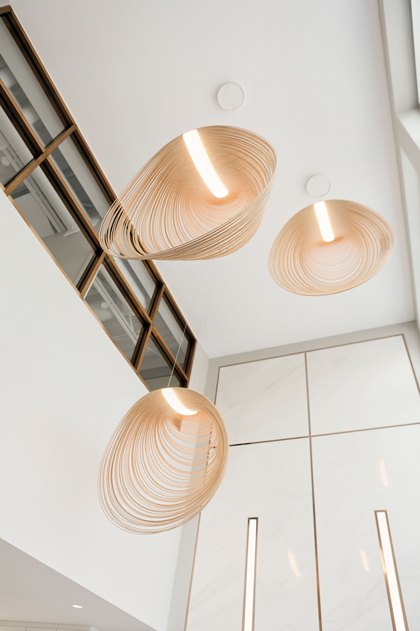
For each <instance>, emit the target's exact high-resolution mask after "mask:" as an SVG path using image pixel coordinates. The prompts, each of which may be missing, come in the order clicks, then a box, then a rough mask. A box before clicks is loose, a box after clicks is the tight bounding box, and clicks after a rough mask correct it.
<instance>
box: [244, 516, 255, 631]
mask: <svg viewBox="0 0 420 631" xmlns="http://www.w3.org/2000/svg"><path fill="white" fill-rule="evenodd" d="M257 535H258V518H257V517H250V518H249V519H248V540H247V547H246V569H245V594H244V618H243V623H242V631H254V618H255V576H256V569H257Z"/></svg>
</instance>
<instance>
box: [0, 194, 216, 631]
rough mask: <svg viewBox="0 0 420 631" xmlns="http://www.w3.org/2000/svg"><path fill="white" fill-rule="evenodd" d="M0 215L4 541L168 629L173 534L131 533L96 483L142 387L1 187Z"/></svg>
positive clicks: (176, 538)
mask: <svg viewBox="0 0 420 631" xmlns="http://www.w3.org/2000/svg"><path fill="white" fill-rule="evenodd" d="M0 213H1V218H2V230H1V231H0V293H1V296H2V311H1V327H0V348H1V363H0V365H1V379H0V382H1V385H2V388H1V390H2V393H1V397H0V417H1V422H0V478H1V480H2V484H1V485H0V505H1V507H2V511H1V515H2V516H1V519H0V538H3V539H4V540H6V541H7V542H9V543H11V544H13V545H14V546H16V547H18V548H20V549H21V550H23V551H24V552H26V553H28V554H30V555H31V556H33V557H35V558H36V559H38V560H40V561H42V562H43V563H45V564H47V565H48V566H50V567H51V568H53V569H55V570H57V571H58V572H61V573H62V574H64V575H65V576H67V577H69V578H71V579H72V580H74V581H76V582H77V583H79V584H81V585H82V586H84V587H86V588H87V589H89V590H91V591H92V592H94V593H95V594H98V595H99V596H101V597H102V598H104V599H106V600H108V601H109V602H111V603H112V604H114V605H116V606H118V607H120V608H121V609H122V610H124V611H126V612H128V613H129V614H131V615H132V616H134V617H136V618H138V619H139V620H141V621H142V622H143V623H145V624H147V625H149V626H150V627H152V628H153V629H157V630H158V631H165V630H166V628H167V622H168V616H169V609H170V604H171V598H172V589H173V583H174V577H175V572H176V566H177V560H178V551H179V544H180V537H181V529H177V530H173V531H170V532H168V533H165V534H160V535H153V536H150V535H149V536H143V537H142V536H135V535H130V534H127V533H125V532H123V531H121V530H119V529H118V528H116V527H115V526H113V525H112V524H111V523H110V522H109V521H108V520H107V519H106V517H105V516H104V514H103V513H102V510H101V508H100V505H99V502H98V497H97V490H96V481H97V472H98V467H99V462H100V458H101V456H102V453H103V451H104V449H105V446H106V444H107V441H108V440H109V438H110V436H111V434H112V432H113V430H114V429H115V427H116V425H117V423H118V422H119V420H120V419H121V418H122V416H123V415H124V413H125V412H126V411H127V410H128V408H129V407H130V406H131V405H132V404H133V403H134V402H135V401H136V400H137V399H138V398H140V397H141V396H142V395H144V394H145V393H146V388H145V387H144V386H143V385H142V383H141V381H140V380H139V378H138V377H137V376H136V374H135V373H134V370H133V369H132V368H131V367H130V365H129V364H128V362H127V361H126V360H125V359H124V357H123V356H122V355H121V353H120V352H119V351H118V349H117V348H116V347H115V345H114V344H113V342H112V341H111V340H110V339H109V337H108V336H107V335H106V333H105V332H104V331H103V330H102V328H101V326H100V325H99V324H98V322H97V320H96V319H95V318H94V316H93V315H92V313H91V312H90V311H89V309H88V308H87V307H86V305H85V304H83V302H82V300H81V299H80V297H79V296H78V294H77V292H76V291H75V290H74V289H73V287H72V286H71V285H70V283H69V282H68V281H67V280H66V278H65V277H64V275H63V274H62V272H61V271H60V270H59V268H58V267H57V266H56V265H55V263H54V262H53V260H52V259H51V257H50V255H49V254H48V253H47V252H46V251H45V249H44V248H43V246H42V245H41V244H40V242H39V241H38V239H37V238H36V237H35V235H34V234H33V233H32V231H31V230H30V228H29V227H28V226H27V225H26V224H25V222H24V220H23V219H22V218H21V217H20V216H19V214H18V212H17V211H16V209H15V208H14V207H13V205H12V204H11V203H10V202H9V200H8V199H7V198H6V197H5V196H4V194H3V193H0ZM205 360H206V358H205V357H202V358H201V360H200V362H199V363H201V364H202V362H204V365H203V367H202V375H201V376H200V380H202V379H203V378H205V371H206V369H207V366H206V361H205ZM203 374H204V377H203ZM194 378H195V377H194ZM141 628H142V626H141V625H140V626H139V630H140V629H141Z"/></svg>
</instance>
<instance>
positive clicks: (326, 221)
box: [314, 202, 334, 243]
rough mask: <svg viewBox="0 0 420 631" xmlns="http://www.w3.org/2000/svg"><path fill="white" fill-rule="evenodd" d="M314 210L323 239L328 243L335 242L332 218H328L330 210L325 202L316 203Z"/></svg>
mask: <svg viewBox="0 0 420 631" xmlns="http://www.w3.org/2000/svg"><path fill="white" fill-rule="evenodd" d="M314 210H315V214H316V218H317V221H318V226H319V229H320V231H321V235H322V238H323V239H324V241H325V242H326V243H329V242H330V241H334V233H333V231H332V228H331V223H330V218H329V217H328V210H327V206H326V204H325V202H316V204H314Z"/></svg>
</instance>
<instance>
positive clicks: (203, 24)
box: [12, 0, 415, 357]
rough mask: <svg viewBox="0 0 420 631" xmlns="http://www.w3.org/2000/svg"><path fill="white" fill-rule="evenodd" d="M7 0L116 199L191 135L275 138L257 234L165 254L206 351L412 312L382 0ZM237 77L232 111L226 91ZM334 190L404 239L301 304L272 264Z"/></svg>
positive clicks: (165, 270)
mask: <svg viewBox="0 0 420 631" xmlns="http://www.w3.org/2000/svg"><path fill="white" fill-rule="evenodd" d="M12 6H13V8H14V10H15V11H16V13H17V15H18V17H19V18H20V20H21V22H22V24H23V26H24V28H25V29H26V31H27V33H28V35H29V37H30V38H31V40H32V43H33V44H34V46H35V48H36V50H37V51H38V53H39V55H40V57H41V59H42V61H43V62H44V64H45V65H46V67H47V69H48V71H49V72H50V74H51V76H52V78H53V80H54V82H55V83H56V85H57V87H58V89H59V91H60V92H61V94H62V96H63V98H64V100H65V102H66V103H67V105H68V106H69V108H70V110H71V111H72V114H73V115H74V117H75V118H76V120H77V122H78V124H79V126H80V128H81V130H82V132H83V133H84V135H85V137H86V139H87V141H88V143H89V145H90V147H91V149H92V150H93V152H94V154H95V156H96V158H97V159H98V161H99V163H100V164H101V166H102V167H103V169H104V171H105V173H106V175H107V176H108V178H109V180H110V181H111V183H112V185H113V186H114V187H115V189H116V191H117V192H119V191H120V190H121V189H122V188H123V186H124V185H125V184H126V183H127V182H128V181H129V179H130V178H131V177H132V176H133V175H134V173H135V172H136V171H137V170H138V169H139V168H140V167H141V166H142V164H143V163H144V162H145V161H146V160H147V159H148V158H149V157H151V155H153V153H155V152H156V151H157V150H158V149H159V148H160V147H161V146H163V145H164V144H165V143H166V142H168V141H169V140H171V139H172V138H173V137H175V136H177V135H179V134H180V133H182V132H184V131H186V130H188V129H191V128H195V127H200V126H203V125H211V124H233V125H237V126H240V127H244V128H247V129H250V130H252V131H255V132H257V133H259V134H261V135H262V136H265V137H266V138H267V139H268V140H269V141H270V142H271V143H272V144H273V145H274V147H275V149H276V151H277V156H278V175H277V181H276V184H275V187H274V190H273V193H272V196H271V199H270V201H269V203H268V206H267V210H266V214H265V217H264V220H263V222H262V225H261V227H260V229H259V231H258V233H257V235H256V236H255V237H254V238H253V239H252V240H251V241H250V243H249V244H248V245H247V246H246V247H244V248H243V249H242V250H240V251H239V252H237V253H235V254H233V255H231V256H229V257H226V258H224V259H219V260H215V261H210V262H195V263H190V262H175V263H169V262H165V263H158V267H159V269H160V270H161V272H162V274H163V276H164V278H165V280H166V282H167V283H168V285H169V287H170V288H171V291H172V293H173V294H174V297H175V299H176V300H177V302H178V303H179V305H180V307H181V309H182V310H183V312H184V314H185V316H186V317H187V319H188V321H189V322H190V324H191V326H192V328H193V330H194V332H195V333H196V335H197V336H198V338H199V340H200V341H201V343H202V344H203V346H204V349H205V350H206V352H207V354H208V355H209V356H210V357H216V356H220V355H225V354H230V353H238V352H242V351H248V350H255V349H258V348H265V347H270V346H277V345H281V344H289V343H293V342H299V341H304V340H308V339H314V338H319V337H325V336H329V335H337V334H341V333H346V332H351V331H357V330H361V329H367V328H371V327H379V326H384V325H388V324H394V323H398V322H404V321H410V320H413V319H414V317H415V316H414V307H413V298H412V290H411V277H410V264H409V257H408V252H407V244H406V236H405V231H404V220H403V213H402V206H401V194H400V188H399V179H398V171H397V164H396V156H395V147H394V139H393V131H392V122H391V111H390V103H389V96H388V87H387V80H386V73H385V64H384V55H383V49H382V41H381V33H380V26H379V16H378V8H377V2H376V0H317V2H314V1H313V0H263V1H261V0H242V1H239V0H212V2H204V1H203V0H201V1H200V0H199V1H197V0H182V2H169V0H166V1H163V0H160V1H159V0H156V1H154V2H153V1H152V0H124V2H123V3H120V2H115V1H114V0H77V1H75V0H72V2H69V1H68V2H56V0H37V1H36V2H34V1H33V0H12ZM226 81H234V82H237V83H239V84H240V85H241V86H242V88H243V89H244V92H245V101H244V104H243V105H242V107H241V108H240V109H239V110H237V111H236V112H233V113H232V112H225V111H223V110H222V109H221V108H220V107H219V105H218V104H217V101H216V92H217V90H218V88H219V87H220V85H222V84H223V83H224V82H226ZM315 173H322V174H325V175H326V176H327V177H328V178H329V179H330V180H331V184H332V186H331V191H330V194H329V197H330V198H336V199H337V198H338V199H350V200H353V201H356V202H360V203H362V204H366V205H367V206H370V207H372V208H374V209H375V210H377V211H379V212H380V213H382V214H383V215H384V216H385V217H386V218H387V219H388V220H389V221H390V222H391V224H392V226H393V227H394V229H395V232H396V237H397V245H396V250H395V253H394V255H393V257H392V259H391V261H390V263H389V264H388V265H387V267H386V268H385V269H384V270H383V271H382V272H381V273H380V274H379V275H378V276H376V277H375V278H374V279H372V280H371V281H369V282H368V283H367V284H365V285H362V286H360V287H358V288H356V289H353V290H351V291H349V292H346V293H343V294H337V295H334V296H326V297H304V296H298V295H294V294H290V293H287V292H286V291H284V290H282V289H280V288H279V287H278V286H277V285H276V284H275V283H274V282H273V280H272V279H271V277H270V275H269V273H268V270H267V257H268V252H269V249H270V247H271V244H272V242H273V240H274V238H275V236H276V235H277V233H278V231H279V230H280V229H281V227H282V226H283V225H284V224H285V222H286V221H287V220H288V219H289V218H290V217H291V216H292V215H293V214H295V213H296V212H297V211H298V210H300V209H301V208H303V207H305V206H307V205H308V204H310V203H312V202H313V201H314V200H313V198H311V197H310V196H309V195H308V194H307V192H306V190H305V183H306V181H307V179H308V178H309V177H310V176H311V175H313V174H315Z"/></svg>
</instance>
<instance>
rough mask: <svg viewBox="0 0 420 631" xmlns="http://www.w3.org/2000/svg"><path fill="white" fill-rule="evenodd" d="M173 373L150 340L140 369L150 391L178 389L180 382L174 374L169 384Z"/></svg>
mask: <svg viewBox="0 0 420 631" xmlns="http://www.w3.org/2000/svg"><path fill="white" fill-rule="evenodd" d="M171 372H172V368H171V367H170V366H169V365H168V364H167V362H166V360H165V358H164V357H163V355H162V353H161V352H160V350H159V349H158V347H157V346H156V344H155V343H154V342H153V340H152V339H151V338H150V340H149V342H148V344H147V347H146V352H145V354H144V357H143V361H142V364H141V367H140V376H141V378H142V379H143V381H145V383H146V384H147V385H148V386H149V388H150V390H158V389H159V388H169V387H173V388H176V387H178V386H179V385H180V381H179V379H178V378H177V377H176V375H175V374H173V375H172V377H171V382H170V383H169V377H170V375H171Z"/></svg>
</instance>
